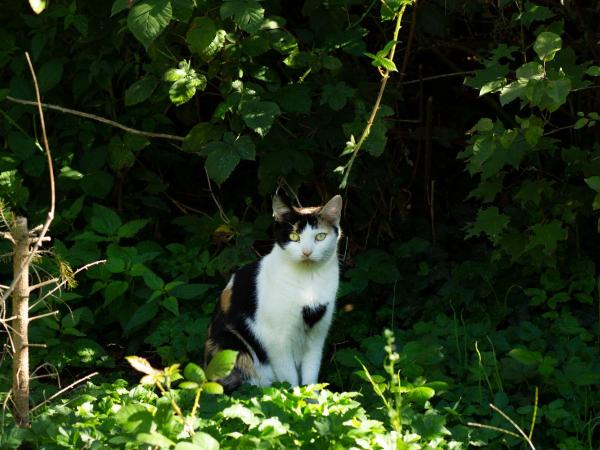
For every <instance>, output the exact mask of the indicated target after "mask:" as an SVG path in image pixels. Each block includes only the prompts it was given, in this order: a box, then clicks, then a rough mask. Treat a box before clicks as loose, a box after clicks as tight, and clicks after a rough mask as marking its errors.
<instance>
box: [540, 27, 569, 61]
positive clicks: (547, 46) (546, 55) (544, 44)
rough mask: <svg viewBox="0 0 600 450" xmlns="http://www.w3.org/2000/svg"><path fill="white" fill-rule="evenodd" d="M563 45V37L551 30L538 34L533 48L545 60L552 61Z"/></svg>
mask: <svg viewBox="0 0 600 450" xmlns="http://www.w3.org/2000/svg"><path fill="white" fill-rule="evenodd" d="M561 47H562V39H561V37H560V36H559V35H558V34H556V33H552V32H551V31H543V32H541V33H540V34H538V36H537V38H536V39H535V43H534V44H533V50H534V51H535V52H536V53H537V55H538V57H539V58H540V60H542V61H543V62H548V61H552V60H553V59H554V55H556V52H557V51H559V50H560V48H561Z"/></svg>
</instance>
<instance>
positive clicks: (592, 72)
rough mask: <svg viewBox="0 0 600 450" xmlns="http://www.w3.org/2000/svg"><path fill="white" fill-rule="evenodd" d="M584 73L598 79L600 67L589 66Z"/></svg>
mask: <svg viewBox="0 0 600 450" xmlns="http://www.w3.org/2000/svg"><path fill="white" fill-rule="evenodd" d="M585 73H586V74H587V75H590V76H592V77H600V66H590V67H588V68H587V69H586V71H585Z"/></svg>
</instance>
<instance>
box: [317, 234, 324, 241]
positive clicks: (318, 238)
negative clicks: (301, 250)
mask: <svg viewBox="0 0 600 450" xmlns="http://www.w3.org/2000/svg"><path fill="white" fill-rule="evenodd" d="M326 237H327V233H319V234H317V235H316V236H315V239H316V240H317V241H322V240H323V239H325V238H326Z"/></svg>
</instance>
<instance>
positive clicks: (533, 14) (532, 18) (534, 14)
mask: <svg viewBox="0 0 600 450" xmlns="http://www.w3.org/2000/svg"><path fill="white" fill-rule="evenodd" d="M550 17H554V13H553V12H552V11H551V10H550V9H549V8H547V7H545V6H541V5H536V4H534V3H532V2H529V1H527V2H525V10H524V11H523V12H522V13H520V14H519V15H518V16H517V20H520V21H521V23H522V24H523V25H524V26H525V27H526V28H529V26H530V25H531V24H532V23H533V22H537V21H544V20H546V19H549V18H550Z"/></svg>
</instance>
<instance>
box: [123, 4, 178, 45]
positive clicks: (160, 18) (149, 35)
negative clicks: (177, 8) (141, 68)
mask: <svg viewBox="0 0 600 450" xmlns="http://www.w3.org/2000/svg"><path fill="white" fill-rule="evenodd" d="M172 18H173V9H172V7H171V1H170V0H143V1H141V2H139V3H135V5H134V6H133V8H131V9H130V10H129V15H128V16H127V27H128V28H129V31H131V33H132V34H133V35H134V36H135V38H136V39H137V40H138V41H140V42H141V43H142V44H143V45H144V47H145V48H146V49H148V47H149V46H150V44H151V43H152V42H153V41H154V39H156V38H157V37H158V35H159V34H160V33H162V31H163V30H164V29H165V28H166V27H167V25H169V23H170V22H171V19H172Z"/></svg>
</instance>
